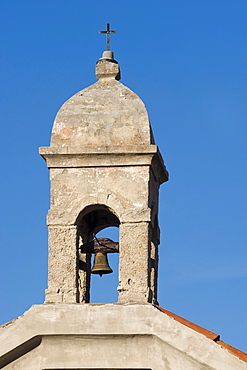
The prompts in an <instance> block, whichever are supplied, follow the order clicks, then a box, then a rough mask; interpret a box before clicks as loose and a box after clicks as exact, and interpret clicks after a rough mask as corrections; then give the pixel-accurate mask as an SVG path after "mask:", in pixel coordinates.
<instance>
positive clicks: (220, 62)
mask: <svg viewBox="0 0 247 370" xmlns="http://www.w3.org/2000/svg"><path fill="white" fill-rule="evenodd" d="M246 18H247V2H246V1H243V0H241V1H240V0H231V1H230V0H207V1H204V0H186V1H184V0H173V1H171V0H169V1H168V0H163V1H157V0H153V1H146V0H142V1H140V0H136V1H128V0H126V1H122V2H120V1H119V2H116V1H107V0H105V1H102V0H100V1H99V0H95V1H91V2H90V1H81V0H72V1H68V0H67V1H65V0H52V1H48V0H46V1H44V0H42V1H41V0H35V1H33V0H22V1H19V0H1V1H0V28H1V29H0V50H1V54H0V58H1V70H0V74H1V91H0V106H1V146H0V150H1V155H0V161H1V179H0V184H1V192H0V194H1V212H0V214H1V223H0V225H1V237H0V245H1V247H0V248H1V249H0V258H1V269H0V281H1V283H0V297H1V301H0V323H1V324H3V323H5V322H7V321H9V320H11V319H13V318H15V317H17V316H19V315H21V314H23V312H24V311H26V310H27V309H28V308H29V307H30V306H31V305H32V304H38V303H42V302H43V300H44V290H45V288H46V283H47V228H46V221H45V216H46V213H47V210H48V208H49V180H48V170H47V168H46V165H45V162H44V161H43V159H42V158H41V157H40V156H39V155H38V147H39V146H48V145H49V139H50V132H51V127H52V124H53V120H54V117H55V114H56V112H57V110H58V109H59V107H60V106H61V104H62V103H63V102H64V101H65V100H67V99H68V98H69V97H70V96H71V95H73V94H74V93H76V92H77V91H79V90H81V89H83V88H85V87H87V86H88V85H90V84H92V83H93V82H95V75H94V66H95V62H96V61H97V59H98V58H99V57H100V56H101V53H102V51H103V50H104V49H105V37H104V36H103V35H99V34H98V31H100V30H103V29H104V28H105V24H106V23H107V22H110V23H111V25H112V28H113V29H117V30H118V34H117V35H113V36H112V42H111V46H112V48H111V49H112V50H113V51H114V52H115V58H116V59H117V60H118V62H119V64H120V67H121V70H122V80H121V82H123V83H124V84H125V85H127V86H128V87H130V88H131V89H132V90H134V91H135V92H136V93H137V94H138V95H139V96H140V97H141V98H142V99H143V100H144V102H145V104H146V106H147V109H148V112H149V115H150V120H151V124H152V127H153V131H154V135H155V138H156V143H157V144H158V145H159V148H160V150H161V152H162V154H163V157H164V159H165V162H166V165H167V168H168V170H169V172H170V181H169V182H168V183H165V184H163V185H162V187H161V192H160V212H159V218H160V228H161V245H160V264H159V303H160V305H161V306H163V307H164V308H166V309H168V310H171V311H172V312H174V313H176V314H178V315H180V316H182V317H184V318H186V319H188V320H190V321H192V322H194V323H196V324H198V325H201V326H203V327H205V328H207V329H209V330H212V331H214V332H216V333H218V334H220V335H221V339H222V340H223V341H225V342H227V343H229V344H231V345H233V346H235V347H237V348H239V349H241V350H243V351H247V339H246V328H247V315H246V312H247V297H246V285H247V166H246V164H247V150H246V142H247V122H246V121H247V104H246V102H247V72H246V71H247V69H246V65H247V50H246V45H247V22H246ZM116 237H117V236H116ZM112 263H113V265H114V262H112ZM97 278H98V280H94V281H93V300H94V301H101V300H102V299H103V298H102V295H100V293H101V291H103V288H101V287H100V285H99V283H100V284H101V285H103V287H104V290H105V292H104V299H105V300H106V301H115V300H116V290H115V287H114V285H116V284H117V275H116V272H115V273H114V274H112V276H110V275H109V277H107V278H106V277H103V278H102V279H101V280H100V281H99V279H100V278H99V277H97ZM104 279H108V280H109V281H110V282H109V284H108V283H107V284H106V281H108V280H104ZM114 279H115V280H114Z"/></svg>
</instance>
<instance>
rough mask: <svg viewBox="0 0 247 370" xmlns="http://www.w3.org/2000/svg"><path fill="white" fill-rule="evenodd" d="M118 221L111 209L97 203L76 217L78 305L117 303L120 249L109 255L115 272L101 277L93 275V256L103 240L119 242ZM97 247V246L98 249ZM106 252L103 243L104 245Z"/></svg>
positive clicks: (110, 263)
mask: <svg viewBox="0 0 247 370" xmlns="http://www.w3.org/2000/svg"><path fill="white" fill-rule="evenodd" d="M119 224H120V221H119V218H118V217H117V215H116V214H115V213H114V212H113V210H111V209H110V208H109V207H107V206H105V205H102V204H96V205H91V206H88V207H86V208H85V209H84V210H83V211H81V212H80V214H79V215H78V217H77V220H76V226H77V230H78V251H79V253H78V302H92V303H110V302H117V300H118V292H117V286H118V266H119V253H115V252H116V251H117V250H110V252H111V251H113V253H108V252H109V250H108V252H107V257H108V261H109V265H110V267H111V268H112V270H113V273H110V274H105V275H103V276H102V277H101V276H99V275H98V274H96V275H93V274H91V268H92V266H93V263H94V256H95V255H96V253H97V246H98V245H99V244H98V242H100V240H101V238H107V239H111V240H112V241H114V242H117V243H118V241H119V232H118V230H119ZM95 246H96V247H95ZM101 247H102V248H103V252H105V250H104V248H105V247H104V244H103V245H101Z"/></svg>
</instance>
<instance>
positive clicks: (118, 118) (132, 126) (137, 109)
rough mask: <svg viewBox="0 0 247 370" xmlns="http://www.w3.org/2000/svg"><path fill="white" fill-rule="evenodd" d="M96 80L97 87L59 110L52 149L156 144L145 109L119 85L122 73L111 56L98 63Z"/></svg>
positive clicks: (83, 92) (132, 94) (82, 93)
mask: <svg viewBox="0 0 247 370" xmlns="http://www.w3.org/2000/svg"><path fill="white" fill-rule="evenodd" d="M107 53H108V54H107ZM109 53H110V55H109ZM96 77H97V78H98V81H97V82H96V83H94V84H93V85H91V86H89V87H87V88H86V89H83V90H81V91H79V92H78V93H77V94H75V95H74V96H72V97H71V98H70V99H68V100H67V101H66V102H65V103H64V104H63V105H62V107H61V108H60V109H59V111H58V113H57V116H56V118H55V121H54V125H53V129H52V136H51V147H61V146H62V147H64V146H68V147H83V146H122V145H123V146H126V145H150V144H153V139H152V132H151V127H150V124H149V118H148V114H147V110H146V108H145V105H144V103H143V102H142V100H141V99H140V98H139V97H138V96H137V95H136V94H135V93H134V92H133V91H131V90H130V89H129V88H127V87H126V86H124V85H123V84H121V83H120V82H119V81H118V80H119V79H120V69H119V65H118V63H117V62H116V61H115V60H114V59H113V53H112V52H109V51H107V52H104V53H103V57H102V58H101V59H99V61H98V62H97V64H96Z"/></svg>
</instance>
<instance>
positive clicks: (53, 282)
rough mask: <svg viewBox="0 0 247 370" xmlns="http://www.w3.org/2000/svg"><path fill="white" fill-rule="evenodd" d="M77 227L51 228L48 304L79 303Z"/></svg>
mask: <svg viewBox="0 0 247 370" xmlns="http://www.w3.org/2000/svg"><path fill="white" fill-rule="evenodd" d="M77 244H78V237H77V227H76V226H72V225H71V226H61V225H60V226H49V260H48V264H49V268H48V289H47V290H46V303H76V302H78V286H77V285H78V276H77V275H78V258H77V254H78V253H77V250H78V248H77Z"/></svg>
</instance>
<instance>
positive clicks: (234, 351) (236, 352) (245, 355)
mask: <svg viewBox="0 0 247 370" xmlns="http://www.w3.org/2000/svg"><path fill="white" fill-rule="evenodd" d="M155 307H156V308H158V309H159V310H160V311H161V312H164V313H165V314H166V315H168V316H170V317H172V318H173V319H174V320H176V321H178V322H180V323H181V324H183V325H185V326H187V327H188V328H191V329H193V330H195V331H197V332H198V333H201V334H203V335H205V336H206V337H207V338H209V339H212V340H213V341H214V342H215V343H217V344H219V345H220V346H221V347H223V348H225V349H227V350H228V351H229V352H230V353H232V354H233V355H235V356H237V357H238V358H239V359H240V360H242V361H244V362H247V353H245V352H242V351H240V350H239V349H237V348H235V347H232V346H230V345H229V344H227V343H225V342H223V341H222V340H220V335H219V334H216V333H214V332H212V331H210V330H207V329H205V328H202V327H201V326H199V325H196V324H194V323H193V322H191V321H188V320H186V319H184V318H182V317H181V316H178V315H176V314H174V313H173V312H171V311H168V310H166V309H165V308H162V307H160V306H157V305H156V306H155Z"/></svg>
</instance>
